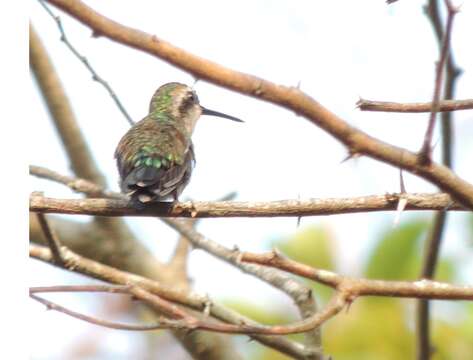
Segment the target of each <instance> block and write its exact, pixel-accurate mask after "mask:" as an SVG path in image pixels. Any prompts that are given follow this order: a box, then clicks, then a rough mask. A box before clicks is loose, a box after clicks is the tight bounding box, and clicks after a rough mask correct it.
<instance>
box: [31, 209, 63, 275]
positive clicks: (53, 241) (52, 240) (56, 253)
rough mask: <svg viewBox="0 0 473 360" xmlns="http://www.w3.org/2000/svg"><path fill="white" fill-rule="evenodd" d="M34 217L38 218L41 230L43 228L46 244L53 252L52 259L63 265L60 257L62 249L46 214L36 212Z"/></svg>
mask: <svg viewBox="0 0 473 360" xmlns="http://www.w3.org/2000/svg"><path fill="white" fill-rule="evenodd" d="M36 217H37V219H38V222H39V225H40V226H41V230H43V234H44V237H45V238H46V241H47V242H48V246H49V248H50V249H51V253H52V254H53V258H54V261H55V262H56V263H57V264H58V265H61V266H63V265H64V259H63V258H62V252H61V251H62V250H61V242H60V241H59V239H58V238H57V236H56V234H55V233H54V232H53V230H52V229H51V227H50V226H49V223H48V221H47V219H46V216H45V215H44V214H41V213H36Z"/></svg>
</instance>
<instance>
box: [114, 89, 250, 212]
mask: <svg viewBox="0 0 473 360" xmlns="http://www.w3.org/2000/svg"><path fill="white" fill-rule="evenodd" d="M200 115H213V116H219V117H222V118H226V119H230V120H234V121H239V122H242V120H240V119H238V118H235V117H233V116H229V115H226V114H223V113H220V112H217V111H213V110H209V109H206V108H204V107H203V106H201V105H200V104H199V99H198V98H197V95H196V93H195V92H194V90H192V89H191V88H190V87H189V86H186V85H184V84H180V83H176V82H172V83H167V84H164V85H162V86H161V87H160V88H159V89H158V90H156V92H155V93H154V95H153V97H152V98H151V102H150V106H149V114H148V115H147V116H146V117H145V118H144V119H143V120H141V121H139V122H137V123H136V124H135V125H133V126H132V127H131V128H130V130H128V132H127V133H126V134H125V135H124V136H123V137H122V138H121V140H120V142H119V143H118V146H117V149H116V150H115V158H116V159H117V166H118V171H119V173H120V179H121V180H120V187H121V190H122V192H124V193H126V194H128V195H130V196H131V198H132V199H133V200H138V201H139V202H140V203H148V202H152V201H163V200H169V199H172V200H173V201H176V200H177V198H178V196H179V195H180V194H181V193H182V191H183V190H184V188H185V186H186V185H187V184H188V182H189V180H190V177H191V173H192V169H193V167H194V164H195V158H194V150H193V145H192V140H191V136H192V132H193V131H194V127H195V124H196V122H197V119H199V117H200Z"/></svg>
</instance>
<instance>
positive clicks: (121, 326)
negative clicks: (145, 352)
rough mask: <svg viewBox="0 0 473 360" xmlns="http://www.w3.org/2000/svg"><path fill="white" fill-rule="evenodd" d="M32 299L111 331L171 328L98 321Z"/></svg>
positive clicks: (53, 304)
mask: <svg viewBox="0 0 473 360" xmlns="http://www.w3.org/2000/svg"><path fill="white" fill-rule="evenodd" d="M30 297H31V298H32V299H34V300H36V301H38V302H40V303H41V304H43V305H45V306H46V307H47V308H48V310H56V311H59V312H62V313H64V314H66V315H69V316H72V317H73V318H76V319H79V320H82V321H86V322H88V323H91V324H94V325H98V326H103V327H106V328H110V329H116V330H130V331H147V330H156V329H163V328H169V327H162V326H159V325H155V324H154V325H131V324H122V323H118V322H112V321H107V320H101V319H97V318H95V317H93V316H88V315H84V314H81V313H78V312H76V311H73V310H69V309H67V308H65V307H64V306H61V305H58V304H56V303H54V302H52V301H49V300H46V299H44V298H42V297H40V296H37V295H34V294H32V293H30Z"/></svg>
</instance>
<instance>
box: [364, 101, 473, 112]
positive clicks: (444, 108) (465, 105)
mask: <svg viewBox="0 0 473 360" xmlns="http://www.w3.org/2000/svg"><path fill="white" fill-rule="evenodd" d="M356 105H357V106H358V108H359V109H360V110H361V111H382V112H399V113H421V112H431V111H432V103H431V102H426V103H396V102H389V101H373V100H366V99H360V100H358V102H357V103H356ZM471 109H473V99H466V100H442V101H439V103H438V108H437V111H438V112H449V111H458V110H471Z"/></svg>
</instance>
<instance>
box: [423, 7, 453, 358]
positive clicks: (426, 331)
mask: <svg viewBox="0 0 473 360" xmlns="http://www.w3.org/2000/svg"><path fill="white" fill-rule="evenodd" d="M438 4H439V2H437V1H436V0H430V1H429V3H428V5H427V6H426V8H425V9H426V14H427V17H428V19H429V20H430V22H431V24H432V27H433V29H434V32H435V36H436V38H437V43H438V44H439V48H441V47H442V39H443V38H444V34H443V30H442V21H441V16H440V11H439V10H440V9H439V8H438ZM460 73H461V71H460V70H459V69H458V68H457V67H456V65H455V62H454V60H453V51H452V49H448V57H447V65H446V79H445V85H444V98H445V99H453V98H454V92H455V84H456V80H457V78H458V76H459V75H460ZM446 101H451V100H446ZM451 117H452V114H451V113H449V112H445V113H442V121H441V136H442V162H443V164H444V165H445V166H447V167H449V168H452V151H453V149H452V148H453V131H452V127H453V124H452V122H451V120H452V119H451ZM446 220H447V212H445V211H439V212H437V213H436V214H435V216H434V222H433V225H432V229H431V231H430V233H429V236H428V238H427V240H426V243H425V252H424V259H423V265H422V271H421V274H420V277H421V278H423V279H432V278H433V275H434V272H435V268H436V266H437V262H438V254H439V252H440V245H441V242H442V235H443V233H444V228H445V223H446ZM429 314H430V305H429V302H428V300H422V299H421V300H419V301H418V303H417V314H416V315H417V319H416V320H417V321H416V332H417V358H418V359H419V360H424V359H428V358H429V357H430V355H431V353H432V351H431V346H430V324H429V318H430V315H429Z"/></svg>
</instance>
